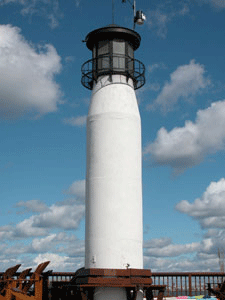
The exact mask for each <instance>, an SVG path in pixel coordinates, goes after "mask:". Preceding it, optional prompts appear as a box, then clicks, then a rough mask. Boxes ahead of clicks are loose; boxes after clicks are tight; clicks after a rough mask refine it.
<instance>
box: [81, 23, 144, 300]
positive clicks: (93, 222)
mask: <svg viewBox="0 0 225 300" xmlns="http://www.w3.org/2000/svg"><path fill="white" fill-rule="evenodd" d="M140 42H141V37H140V35H139V34H138V33H137V32H136V31H134V30H131V29H128V28H124V27H120V26H117V25H115V24H113V25H109V26H106V27H102V28H98V29H96V30H94V31H92V32H90V33H89V34H88V35H87V36H86V39H85V43H86V46H87V48H88V49H89V50H91V51H92V58H91V59H90V60H88V61H87V62H85V63H84V65H83V66H82V80H81V81H82V84H83V85H84V86H85V87H86V88H88V89H90V90H91V91H92V95H91V100H90V105H89V112H88V117H87V162H86V221H85V222H86V223H85V269H122V270H123V269H125V270H126V269H129V268H131V269H143V212H142V151H141V119H140V114H139V109H138V103H137V98H136V95H135V90H136V89H138V88H140V87H142V86H143V85H144V83H145V77H144V73H145V68H144V65H143V64H142V63H141V62H140V61H138V60H136V59H135V58H134V52H135V50H137V49H138V48H139V46H140ZM142 297H143V296H142V291H141V290H139V291H138V293H137V299H142ZM94 299H96V300H103V299H104V300H106V299H107V300H117V299H118V300H125V299H128V298H127V294H126V289H125V288H121V287H119V288H118V287H98V288H95V291H94Z"/></svg>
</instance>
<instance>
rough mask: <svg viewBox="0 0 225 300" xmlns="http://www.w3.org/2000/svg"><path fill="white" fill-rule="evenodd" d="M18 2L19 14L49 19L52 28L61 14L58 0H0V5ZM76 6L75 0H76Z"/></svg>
mask: <svg viewBox="0 0 225 300" xmlns="http://www.w3.org/2000/svg"><path fill="white" fill-rule="evenodd" d="M6 4H19V5H21V7H22V9H21V11H20V12H21V14H22V15H23V16H26V15H28V16H30V17H32V16H33V15H37V16H41V17H44V18H45V19H48V20H49V26H50V27H51V28H52V29H54V28H56V27H58V25H59V20H60V19H61V18H63V14H62V12H61V10H60V8H59V0H50V1H46V0H1V2H0V5H6ZM76 6H78V5H77V1H76Z"/></svg>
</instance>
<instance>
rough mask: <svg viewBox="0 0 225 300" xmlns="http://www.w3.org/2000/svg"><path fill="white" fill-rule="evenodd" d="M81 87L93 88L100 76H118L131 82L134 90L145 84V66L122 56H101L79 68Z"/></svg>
mask: <svg viewBox="0 0 225 300" xmlns="http://www.w3.org/2000/svg"><path fill="white" fill-rule="evenodd" d="M81 72H82V78H81V82H82V84H83V86H85V87H86V88H88V89H90V90H91V89H92V88H93V84H94V82H97V79H98V78H99V77H100V76H104V75H115V74H120V75H124V76H126V77H127V79H129V78H131V79H132V80H133V84H134V89H135V90H136V89H139V88H140V87H142V86H143V85H144V84H145V66H144V64H143V63H142V62H140V61H139V60H137V59H134V58H131V57H128V56H124V55H116V54H113V55H101V56H98V57H97V58H93V59H90V60H88V61H87V62H85V63H84V64H83V65H82V68H81Z"/></svg>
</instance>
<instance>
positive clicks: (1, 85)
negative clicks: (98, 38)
mask: <svg viewBox="0 0 225 300" xmlns="http://www.w3.org/2000/svg"><path fill="white" fill-rule="evenodd" d="M121 2H122V1H119V0H115V23H116V24H118V25H121V26H124V27H129V28H131V27H132V8H131V6H130V5H129V3H121ZM137 9H142V10H143V11H144V13H145V14H146V17H147V19H146V22H145V24H144V25H143V26H139V27H136V30H137V31H138V32H139V34H140V35H141V37H142V42H141V46H140V48H139V49H138V50H137V51H136V58H137V59H139V60H140V61H142V62H143V63H144V64H145V66H146V84H145V86H144V87H143V88H141V89H140V90H137V99H138V102H139V109H140V113H141V118H142V143H143V204H144V249H143V251H144V265H145V268H151V269H152V271H218V270H219V263H218V257H217V249H218V248H220V249H224V248H225V238H224V237H225V173H224V172H225V169H224V149H225V131H224V128H225V97H224V94H225V79H224V74H225V60H224V44H225V43H224V36H225V22H224V19H225V1H224V0H192V1H189V0H187V1H185V0H183V1H179V0H170V1H165V0H164V1H159V0H152V1H144V0H138V1H137ZM0 19H1V25H0V120H1V122H0V140H1V147H0V191H1V209H0V266H1V270H2V271H3V270H4V269H6V268H7V267H9V266H12V265H14V264H17V263H21V264H22V265H23V268H25V267H30V266H31V267H35V266H36V265H37V264H38V263H40V262H42V261H44V260H51V264H50V266H49V268H50V269H53V270H55V271H75V270H76V269H77V268H78V267H81V266H83V265H84V209H85V208H84V198H85V195H84V187H85V163H86V128H85V120H86V115H87V111H88V104H89V99H90V96H91V94H90V91H89V90H87V89H85V88H84V87H83V86H82V85H81V82H80V81H81V71H80V69H81V65H82V63H84V62H85V61H87V60H88V59H90V58H91V53H90V51H89V50H88V49H87V48H86V46H85V43H82V40H84V38H85V36H86V35H87V34H88V33H89V32H90V31H91V30H94V29H96V28H98V27H103V26H106V25H108V24H111V23H112V3H111V1H110V0H109V1H108V0H107V1H100V0H96V1H90V0H80V1H79V0H76V1H74V0H67V1H61V0H29V1H28V0H27V1H26V0H0Z"/></svg>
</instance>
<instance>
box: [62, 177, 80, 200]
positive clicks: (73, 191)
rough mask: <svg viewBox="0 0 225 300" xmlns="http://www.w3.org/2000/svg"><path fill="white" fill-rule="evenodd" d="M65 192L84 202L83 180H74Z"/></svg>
mask: <svg viewBox="0 0 225 300" xmlns="http://www.w3.org/2000/svg"><path fill="white" fill-rule="evenodd" d="M65 193H66V194H69V195H71V196H74V197H75V198H76V199H77V200H81V201H82V202H84V200H85V180H84V179H83V180H76V181H74V182H73V183H72V184H71V185H70V186H69V188H68V189H67V190H66V191H65Z"/></svg>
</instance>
